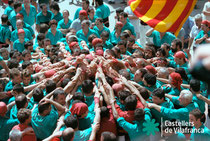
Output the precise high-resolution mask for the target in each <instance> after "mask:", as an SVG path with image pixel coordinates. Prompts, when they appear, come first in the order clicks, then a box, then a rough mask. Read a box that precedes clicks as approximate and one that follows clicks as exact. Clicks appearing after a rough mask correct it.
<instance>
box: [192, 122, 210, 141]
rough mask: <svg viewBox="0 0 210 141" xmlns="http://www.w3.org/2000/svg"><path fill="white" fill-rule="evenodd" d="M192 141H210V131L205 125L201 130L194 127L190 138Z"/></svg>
mask: <svg viewBox="0 0 210 141" xmlns="http://www.w3.org/2000/svg"><path fill="white" fill-rule="evenodd" d="M196 131H198V132H196ZM199 132H200V133H199ZM190 140H191V141H209V140H210V130H209V129H208V128H207V127H206V126H204V125H201V127H200V128H199V129H196V128H195V127H193V132H192V134H191V136H190Z"/></svg>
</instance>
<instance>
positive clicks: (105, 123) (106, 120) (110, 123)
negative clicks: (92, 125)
mask: <svg viewBox="0 0 210 141" xmlns="http://www.w3.org/2000/svg"><path fill="white" fill-rule="evenodd" d="M107 108H108V109H109V117H103V118H102V119H101V122H100V129H99V130H98V132H97V136H96V140H97V141H98V140H100V137H101V134H102V133H103V132H106V131H108V132H112V133H113V134H115V135H117V125H116V121H115V119H114V116H113V113H112V107H111V106H107Z"/></svg>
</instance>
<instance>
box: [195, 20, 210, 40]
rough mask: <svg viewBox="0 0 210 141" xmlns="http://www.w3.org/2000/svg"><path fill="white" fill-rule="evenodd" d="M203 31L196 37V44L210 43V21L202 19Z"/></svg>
mask: <svg viewBox="0 0 210 141" xmlns="http://www.w3.org/2000/svg"><path fill="white" fill-rule="evenodd" d="M201 29H202V30H201V31H200V32H199V33H198V35H197V36H196V38H195V43H196V44H204V43H210V21H207V20H205V21H202V23H201Z"/></svg>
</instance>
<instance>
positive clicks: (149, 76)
mask: <svg viewBox="0 0 210 141" xmlns="http://www.w3.org/2000/svg"><path fill="white" fill-rule="evenodd" d="M144 80H145V81H146V82H147V84H149V85H152V86H153V85H155V84H156V76H155V75H153V74H151V73H146V74H145V75H144Z"/></svg>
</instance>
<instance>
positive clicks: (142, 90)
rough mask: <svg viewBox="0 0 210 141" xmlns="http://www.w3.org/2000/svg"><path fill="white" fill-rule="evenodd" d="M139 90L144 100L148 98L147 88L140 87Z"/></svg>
mask: <svg viewBox="0 0 210 141" xmlns="http://www.w3.org/2000/svg"><path fill="white" fill-rule="evenodd" d="M139 92H140V94H141V96H142V97H143V99H144V100H148V98H149V97H150V95H149V92H148V90H147V89H146V88H144V87H143V88H141V89H140V91H139Z"/></svg>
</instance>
